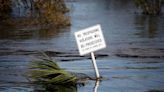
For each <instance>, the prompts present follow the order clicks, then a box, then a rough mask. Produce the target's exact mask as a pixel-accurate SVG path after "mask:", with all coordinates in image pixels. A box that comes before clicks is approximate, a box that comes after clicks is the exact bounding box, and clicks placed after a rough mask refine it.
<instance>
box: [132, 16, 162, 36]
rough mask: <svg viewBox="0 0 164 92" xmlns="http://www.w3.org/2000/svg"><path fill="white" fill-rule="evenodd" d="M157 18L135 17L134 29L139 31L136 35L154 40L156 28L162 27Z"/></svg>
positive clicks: (156, 34) (156, 33)
mask: <svg viewBox="0 0 164 92" xmlns="http://www.w3.org/2000/svg"><path fill="white" fill-rule="evenodd" d="M159 18H160V17H159V16H153V15H138V16H136V19H135V20H136V28H137V29H138V30H139V31H140V32H138V33H137V34H138V35H139V36H141V37H144V38H145V37H148V38H155V37H157V36H158V34H159V33H158V31H160V30H158V28H159V26H162V25H161V24H159V23H160V20H159Z"/></svg>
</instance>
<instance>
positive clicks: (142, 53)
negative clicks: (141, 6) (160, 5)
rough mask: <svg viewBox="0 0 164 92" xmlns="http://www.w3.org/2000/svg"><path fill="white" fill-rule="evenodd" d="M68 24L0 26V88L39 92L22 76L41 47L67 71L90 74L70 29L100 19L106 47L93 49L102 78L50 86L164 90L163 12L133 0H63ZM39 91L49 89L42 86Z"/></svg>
mask: <svg viewBox="0 0 164 92" xmlns="http://www.w3.org/2000/svg"><path fill="white" fill-rule="evenodd" d="M66 1H67V2H66V3H67V5H68V7H69V8H70V13H69V14H68V15H69V16H70V18H71V23H72V25H71V27H68V28H64V29H60V30H55V29H51V30H46V29H45V30H36V29H35V28H21V29H14V28H13V29H8V28H3V29H2V28H0V92H33V91H35V92H40V91H37V89H36V87H34V86H33V85H32V84H30V83H29V81H28V79H27V78H26V77H25V72H27V71H28V69H27V68H28V64H29V62H30V61H31V60H33V59H35V58H36V57H37V56H38V51H43V52H45V53H47V54H48V55H50V56H52V57H53V58H54V59H55V60H56V61H58V64H59V65H60V66H61V67H62V68H64V69H66V70H68V71H71V72H77V73H84V74H87V75H88V76H91V77H94V76H95V73H94V69H93V66H92V63H91V60H90V56H89V55H87V56H83V57H82V56H79V54H78V50H77V46H76V42H75V38H74V32H76V31H78V30H81V29H83V28H86V27H89V26H93V25H95V24H101V27H102V30H103V34H104V37H105V40H106V44H107V48H105V49H103V50H101V51H97V52H95V55H96V60H97V64H98V68H99V71H100V75H101V76H102V77H104V80H102V81H100V82H97V85H96V81H93V80H89V81H88V82H87V83H86V84H85V85H84V86H79V87H77V88H76V87H58V86H57V89H56V90H54V92H151V91H161V92H163V91H164V77H163V76H164V26H163V25H164V15H159V16H153V15H142V14H140V13H139V12H140V10H138V9H136V8H135V6H134V4H133V3H132V0H66ZM43 92H52V90H51V91H48V90H47V91H43Z"/></svg>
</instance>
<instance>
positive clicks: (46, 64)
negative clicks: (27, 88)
mask: <svg viewBox="0 0 164 92" xmlns="http://www.w3.org/2000/svg"><path fill="white" fill-rule="evenodd" d="M30 68H31V69H32V70H31V71H30V72H29V77H30V78H31V79H32V80H33V81H34V82H42V83H51V84H61V85H64V84H70V85H76V82H77V78H76V76H74V75H73V74H71V73H69V72H67V71H65V70H63V69H61V68H60V67H59V66H58V65H57V64H56V62H54V61H53V60H50V59H41V60H38V61H33V62H32V63H31V64H30Z"/></svg>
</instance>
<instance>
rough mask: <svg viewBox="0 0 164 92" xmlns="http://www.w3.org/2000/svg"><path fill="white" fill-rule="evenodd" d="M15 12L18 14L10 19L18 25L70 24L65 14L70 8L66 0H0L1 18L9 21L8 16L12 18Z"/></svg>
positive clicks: (60, 25) (61, 25) (56, 25)
mask: <svg viewBox="0 0 164 92" xmlns="http://www.w3.org/2000/svg"><path fill="white" fill-rule="evenodd" d="M22 11H23V12H22ZM13 12H14V13H16V16H14V18H12V20H10V21H12V22H10V23H13V24H16V25H17V26H20V24H21V26H22V25H23V26H27V25H40V26H41V27H45V26H46V27H47V26H55V27H63V26H68V25H70V22H69V18H68V17H67V16H65V13H66V12H68V9H67V7H66V5H65V2H64V0H0V18H1V19H5V20H7V21H9V18H8V17H10V19H11V17H13V16H12V14H13ZM19 13H20V14H19ZM22 13H24V14H22ZM15 17H16V18H15ZM15 19H17V20H15Z"/></svg>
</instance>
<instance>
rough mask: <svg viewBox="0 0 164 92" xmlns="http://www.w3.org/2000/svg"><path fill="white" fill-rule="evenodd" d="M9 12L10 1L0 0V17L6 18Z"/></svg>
mask: <svg viewBox="0 0 164 92" xmlns="http://www.w3.org/2000/svg"><path fill="white" fill-rule="evenodd" d="M10 13H11V1H10V0H0V19H1V20H2V19H6V18H8V17H9V16H10Z"/></svg>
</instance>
